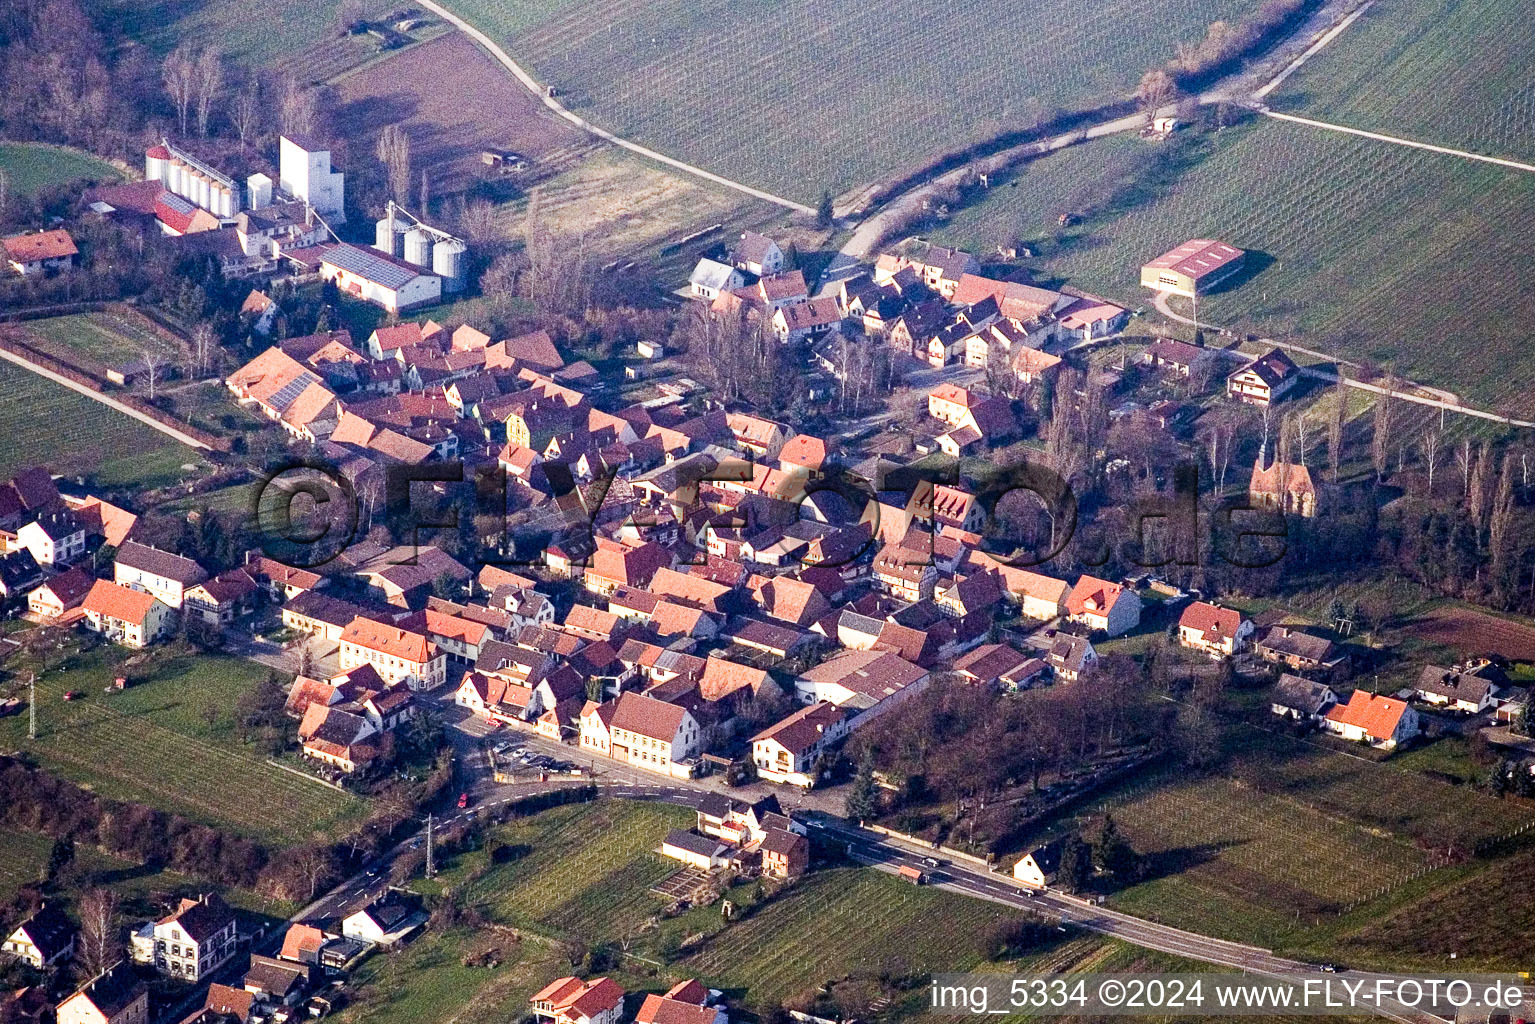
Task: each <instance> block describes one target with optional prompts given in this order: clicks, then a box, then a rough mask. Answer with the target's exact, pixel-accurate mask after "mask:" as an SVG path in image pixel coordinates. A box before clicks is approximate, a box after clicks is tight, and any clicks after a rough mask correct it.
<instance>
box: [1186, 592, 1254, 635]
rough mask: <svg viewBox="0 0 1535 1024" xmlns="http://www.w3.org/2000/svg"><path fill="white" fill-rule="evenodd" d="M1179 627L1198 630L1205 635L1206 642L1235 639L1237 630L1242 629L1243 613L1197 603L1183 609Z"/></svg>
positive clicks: (1207, 603)
mask: <svg viewBox="0 0 1535 1024" xmlns="http://www.w3.org/2000/svg"><path fill="white" fill-rule="evenodd" d="M1178 625H1179V627H1181V628H1183V629H1192V630H1196V631H1197V632H1199V633H1200V634H1202V635H1203V637H1204V638H1205V640H1206V641H1211V642H1213V640H1214V639H1215V638H1218V637H1234V636H1236V635H1237V630H1239V629H1241V627H1242V613H1241V612H1239V611H1237V610H1236V609H1235V608H1222V607H1220V606H1219V605H1214V604H1211V603H1209V602H1208V601H1195V602H1194V603H1193V604H1191V605H1189V606H1188V607H1187V608H1185V609H1183V614H1182V615H1180V616H1179V617H1178Z"/></svg>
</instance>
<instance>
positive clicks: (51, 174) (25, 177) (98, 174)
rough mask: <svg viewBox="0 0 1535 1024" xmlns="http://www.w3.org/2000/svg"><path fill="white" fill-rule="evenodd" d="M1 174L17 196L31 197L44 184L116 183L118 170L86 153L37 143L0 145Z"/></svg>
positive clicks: (118, 176)
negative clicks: (83, 181)
mask: <svg viewBox="0 0 1535 1024" xmlns="http://www.w3.org/2000/svg"><path fill="white" fill-rule="evenodd" d="M0 171H4V172H5V174H6V177H7V178H8V179H9V180H10V187H11V189H12V190H13V191H15V192H16V193H17V194H19V195H31V194H32V193H34V192H36V191H37V190H38V189H40V188H42V187H43V186H44V185H63V184H65V183H67V182H71V181H80V180H91V181H102V182H106V181H116V180H118V179H119V178H121V177H122V174H121V173H119V172H118V170H117V168H115V167H113V166H112V165H111V164H109V163H107V162H106V161H105V160H99V159H97V158H96V157H94V156H91V155H90V154H89V153H85V152H82V151H81V150H78V149H70V148H68V147H67V146H45V145H42V144H40V143H27V142H0Z"/></svg>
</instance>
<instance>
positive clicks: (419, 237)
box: [405, 228, 432, 270]
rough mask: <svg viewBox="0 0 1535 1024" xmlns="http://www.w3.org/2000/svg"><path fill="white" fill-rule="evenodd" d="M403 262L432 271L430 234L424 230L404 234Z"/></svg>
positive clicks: (414, 230) (418, 229) (412, 229)
mask: <svg viewBox="0 0 1535 1024" xmlns="http://www.w3.org/2000/svg"><path fill="white" fill-rule="evenodd" d="M405 262H406V263H414V264H415V265H416V266H418V267H420V268H422V269H423V270H430V269H432V233H431V232H430V231H428V230H426V229H425V228H411V229H410V230H409V231H407V232H405Z"/></svg>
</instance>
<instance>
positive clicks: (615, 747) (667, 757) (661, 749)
mask: <svg viewBox="0 0 1535 1024" xmlns="http://www.w3.org/2000/svg"><path fill="white" fill-rule="evenodd" d="M611 706H612V713H611V715H609V716H606V717H604V716H602V715H599V714H597V712H596V711H595V710H593V707H592V705H591V704H590V703H589V704H588V705H587V707H586V708H585V709H583V711H582V715H581V725H580V734H579V740H578V745H579V746H580V747H581V748H582V749H583V750H590V751H593V752H596V753H600V754H603V755H605V756H607V757H611V758H613V759H614V760H616V761H622V762H624V763H626V764H631V765H634V766H635V767H637V768H644V769H645V770H646V771H652V772H657V773H659V774H662V775H670V776H672V777H673V778H683V779H685V778H689V777H691V775H692V774H693V764H692V759H693V756H694V755H695V754H697V753H698V750H699V746H700V745H701V744H702V742H703V729H702V728H701V727H700V726H699V724H698V720H697V719H696V718H694V717H693V716H692V715H691V714H690V713H689V712H688V711H687V709H686V708H683V707H681V706H680V705H677V704H668V703H666V702H665V701H660V700H656V699H655V698H654V697H646V696H644V695H643V694H638V693H623V694H620V695H619V697H618V700H617V701H615V702H613V703H612V705H611Z"/></svg>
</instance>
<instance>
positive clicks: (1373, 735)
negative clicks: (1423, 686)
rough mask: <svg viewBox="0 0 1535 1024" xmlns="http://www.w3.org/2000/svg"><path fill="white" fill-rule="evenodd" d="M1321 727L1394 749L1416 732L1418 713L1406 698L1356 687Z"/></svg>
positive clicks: (1331, 711)
mask: <svg viewBox="0 0 1535 1024" xmlns="http://www.w3.org/2000/svg"><path fill="white" fill-rule="evenodd" d="M1322 726H1323V727H1324V728H1325V729H1326V730H1327V731H1328V732H1332V733H1336V734H1338V735H1339V736H1342V737H1343V738H1344V739H1346V740H1354V741H1358V742H1364V741H1368V742H1369V744H1370V745H1371V746H1372V747H1378V748H1380V749H1381V750H1395V749H1396V748H1397V747H1398V746H1400V745H1401V744H1403V743H1406V742H1407V741H1408V740H1411V739H1412V738H1413V737H1415V736H1417V735H1418V713H1417V711H1415V710H1413V708H1412V707H1411V706H1410V705H1408V704H1407V702H1406V701H1400V700H1397V699H1396V698H1395V697H1381V696H1378V695H1376V694H1372V693H1366V692H1365V691H1364V690H1355V691H1354V692H1353V693H1352V694H1350V695H1349V698H1348V703H1347V704H1338V705H1336V706H1334V707H1333V708H1332V710H1330V711H1328V712H1327V714H1326V716H1325V717H1324V718H1323V719H1322Z"/></svg>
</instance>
